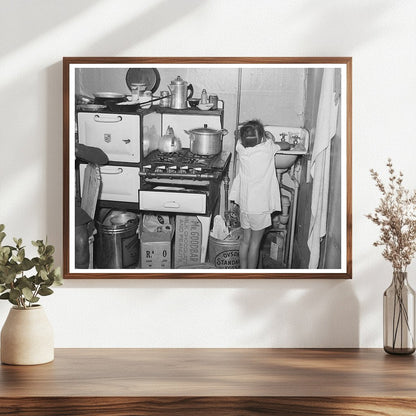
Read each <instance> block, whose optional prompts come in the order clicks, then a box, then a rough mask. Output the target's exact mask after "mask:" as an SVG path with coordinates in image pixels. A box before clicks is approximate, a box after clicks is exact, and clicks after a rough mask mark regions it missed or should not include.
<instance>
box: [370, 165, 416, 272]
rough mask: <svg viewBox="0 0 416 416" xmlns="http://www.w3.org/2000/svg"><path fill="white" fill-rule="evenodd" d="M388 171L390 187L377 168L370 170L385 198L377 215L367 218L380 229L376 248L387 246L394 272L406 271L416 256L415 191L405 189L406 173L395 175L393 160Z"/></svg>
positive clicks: (375, 244) (386, 255) (386, 257)
mask: <svg viewBox="0 0 416 416" xmlns="http://www.w3.org/2000/svg"><path fill="white" fill-rule="evenodd" d="M387 168H388V172H389V180H388V183H387V184H383V182H382V181H381V179H380V177H379V174H378V173H377V172H376V171H375V170H374V169H371V170H370V172H371V177H372V178H373V180H374V181H375V183H376V186H377V188H378V189H379V191H380V192H381V195H382V196H381V199H380V204H379V206H378V207H377V208H376V209H375V211H374V214H368V215H366V217H367V218H368V219H370V220H371V221H372V222H374V223H375V224H376V225H378V226H380V236H379V239H378V240H377V241H376V242H374V243H373V245H374V246H376V247H377V246H384V250H383V252H382V255H383V257H384V258H385V259H386V260H388V261H389V262H391V263H392V266H393V269H394V270H395V271H402V272H405V271H406V269H407V266H408V265H409V264H410V263H411V261H412V259H413V257H414V255H415V253H416V191H410V190H408V189H406V188H405V187H404V186H403V173H402V172H399V173H396V171H395V170H394V168H393V164H392V162H391V159H388V162H387Z"/></svg>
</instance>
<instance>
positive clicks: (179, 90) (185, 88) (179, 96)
mask: <svg viewBox="0 0 416 416" xmlns="http://www.w3.org/2000/svg"><path fill="white" fill-rule="evenodd" d="M168 88H169V90H170V93H171V104H170V106H171V108H176V109H183V108H186V107H187V105H186V100H187V99H188V98H191V97H192V94H193V93H194V87H193V86H192V84H188V83H187V82H186V81H184V80H183V79H182V78H181V77H180V76H179V75H178V76H177V77H176V79H174V80H173V81H172V82H171V83H170V84H169V85H168Z"/></svg>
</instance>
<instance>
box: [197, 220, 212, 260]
mask: <svg viewBox="0 0 416 416" xmlns="http://www.w3.org/2000/svg"><path fill="white" fill-rule="evenodd" d="M197 217H198V220H199V221H200V222H201V225H202V237H201V263H205V261H206V257H207V250H208V238H209V226H210V224H211V215H209V216H208V217H207V216H202V215H197Z"/></svg>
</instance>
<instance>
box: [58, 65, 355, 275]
mask: <svg viewBox="0 0 416 416" xmlns="http://www.w3.org/2000/svg"><path fill="white" fill-rule="evenodd" d="M351 70H352V60H351V58H344V57H332V58H150V57H146V58H96V57H91V58H86V57H82V58H81V57H78V58H64V60H63V81H64V82H63V88H64V91H63V92H64V94H63V97H64V103H63V104H64V105H63V107H64V115H63V116H64V137H63V140H64V146H63V148H64V151H63V158H64V184H63V185H64V186H63V191H64V194H63V200H64V204H63V206H64V213H63V214H64V217H63V227H64V244H63V247H64V277H65V278H175V279H177V278H244V279H246V278H263V279H270V278H351V277H352V276H351V274H352V261H351V252H352V241H351V221H352V218H351V216H352V213H351V212H352V209H351V141H352V140H351V123H352V120H351V115H352V110H351V102H352V98H351Z"/></svg>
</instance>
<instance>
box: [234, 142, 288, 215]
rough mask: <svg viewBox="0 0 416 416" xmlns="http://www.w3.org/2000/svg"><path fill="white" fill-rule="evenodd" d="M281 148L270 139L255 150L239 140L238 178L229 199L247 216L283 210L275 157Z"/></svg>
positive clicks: (237, 148)
mask: <svg viewBox="0 0 416 416" xmlns="http://www.w3.org/2000/svg"><path fill="white" fill-rule="evenodd" d="M279 150H280V147H279V145H277V144H276V143H274V142H273V141H272V140H267V141H265V142H263V143H260V144H258V145H256V146H254V147H244V146H243V145H242V144H241V141H240V140H239V141H238V142H237V146H236V151H237V152H238V156H239V162H240V163H239V167H238V173H237V176H236V177H235V178H234V181H233V184H232V186H231V191H230V197H229V199H230V200H231V201H234V202H235V203H236V204H238V205H239V206H240V211H241V212H244V213H246V214H270V213H272V212H273V211H281V204H280V187H279V182H278V181H277V177H276V170H275V165H274V155H275V153H276V152H278V151H279Z"/></svg>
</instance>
